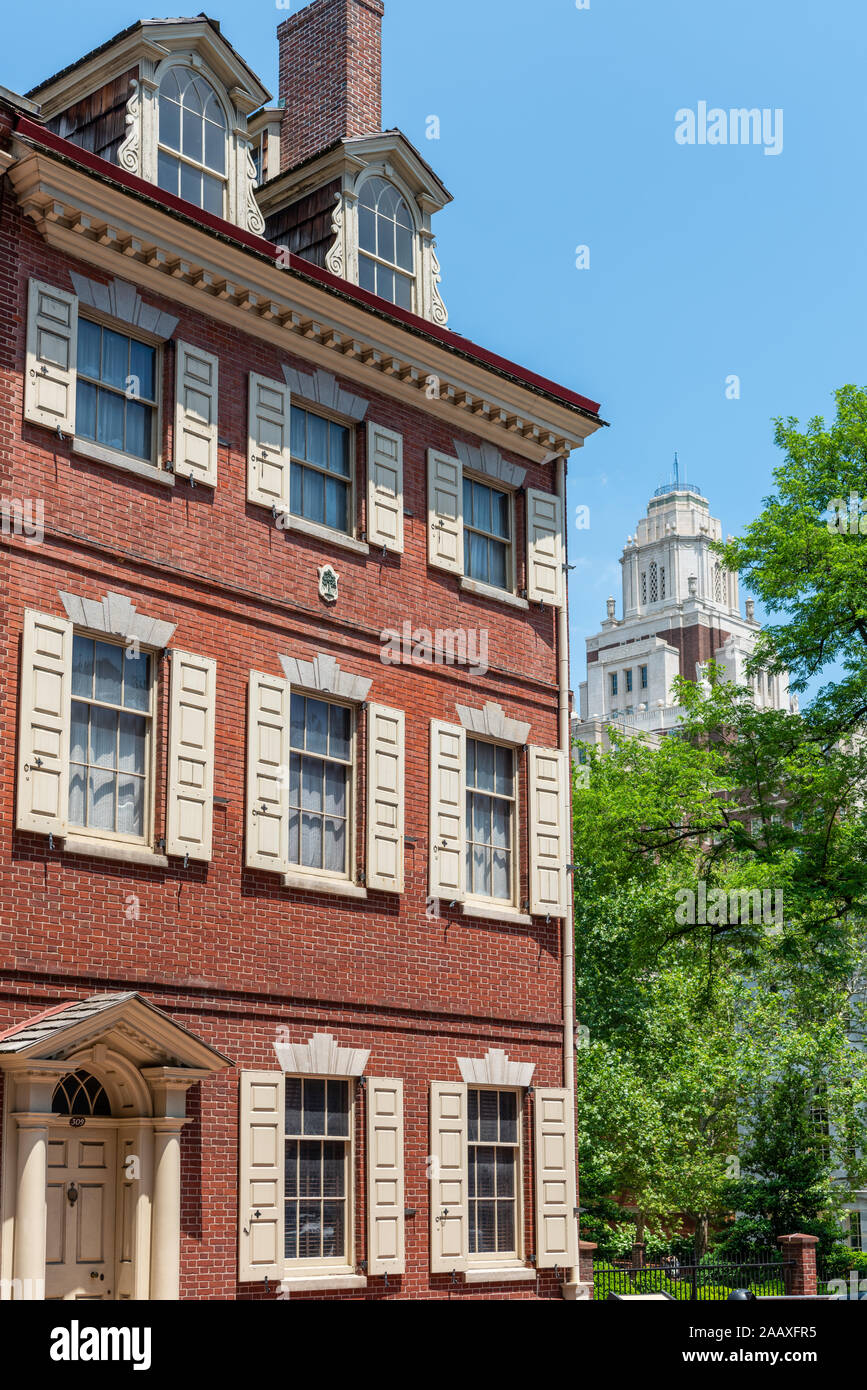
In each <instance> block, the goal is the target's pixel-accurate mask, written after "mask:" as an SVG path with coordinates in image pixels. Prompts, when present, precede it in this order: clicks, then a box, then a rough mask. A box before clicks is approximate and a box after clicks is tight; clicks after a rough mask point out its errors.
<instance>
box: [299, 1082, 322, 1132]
mask: <svg viewBox="0 0 867 1390" xmlns="http://www.w3.org/2000/svg"><path fill="white" fill-rule="evenodd" d="M304 1133H305V1134H324V1133H325V1082H324V1081H319V1080H311V1081H305V1082H304ZM304 1147H305V1148H311V1149H312V1148H313V1147H314V1146H313V1145H312V1144H305V1145H304Z"/></svg>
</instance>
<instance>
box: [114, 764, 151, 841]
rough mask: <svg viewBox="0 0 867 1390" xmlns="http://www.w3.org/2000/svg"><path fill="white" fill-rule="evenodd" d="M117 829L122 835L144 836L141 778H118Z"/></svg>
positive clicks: (142, 786)
mask: <svg viewBox="0 0 867 1390" xmlns="http://www.w3.org/2000/svg"><path fill="white" fill-rule="evenodd" d="M117 829H118V830H119V831H120V833H121V834H122V835H143V834H144V778H143V777H124V776H119V777H118V779H117Z"/></svg>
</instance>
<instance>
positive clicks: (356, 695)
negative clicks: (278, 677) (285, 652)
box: [280, 652, 373, 705]
mask: <svg viewBox="0 0 867 1390" xmlns="http://www.w3.org/2000/svg"><path fill="white" fill-rule="evenodd" d="M280 665H281V666H282V667H283V670H284V672H285V675H286V679H287V680H288V682H289V684H290V685H291V686H296V685H297V686H299V687H300V688H301V689H302V690H315V691H317V692H318V693H319V694H322V695H337V696H338V698H339V699H341V700H350V701H351V702H352V703H353V704H357V705H363V704H364V702H365V700H366V699H367V693H368V691H369V690H370V687H371V685H372V684H373V681H370V680H366V679H365V678H364V676H353V675H352V674H351V672H349V671H341V669H340V667H339V666H338V664H337V661H336V659H335V658H334V657H333V656H328V655H326V653H325V652H317V654H316V656H314V658H313V660H312V661H300V660H298V659H297V658H296V657H294V656H281V658H280Z"/></svg>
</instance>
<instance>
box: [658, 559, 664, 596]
mask: <svg viewBox="0 0 867 1390" xmlns="http://www.w3.org/2000/svg"><path fill="white" fill-rule="evenodd" d="M659 597H660V598H661V599H664V598H665V565H663V566H662V567H661V569H660V571H659Z"/></svg>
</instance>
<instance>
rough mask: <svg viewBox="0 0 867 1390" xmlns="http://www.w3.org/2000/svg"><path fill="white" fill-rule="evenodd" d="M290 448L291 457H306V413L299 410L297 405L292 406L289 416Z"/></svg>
mask: <svg viewBox="0 0 867 1390" xmlns="http://www.w3.org/2000/svg"><path fill="white" fill-rule="evenodd" d="M291 420H292V423H291V430H292V435H291V449H292V457H293V458H297V459H303V458H306V457H307V414H306V412H305V411H303V410H299V409H298V407H297V406H295V405H293V407H292V416H291Z"/></svg>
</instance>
